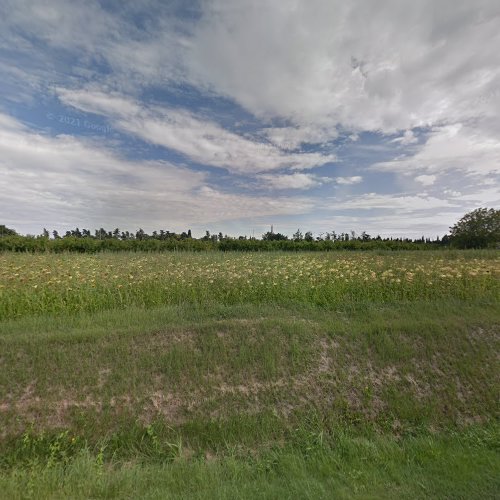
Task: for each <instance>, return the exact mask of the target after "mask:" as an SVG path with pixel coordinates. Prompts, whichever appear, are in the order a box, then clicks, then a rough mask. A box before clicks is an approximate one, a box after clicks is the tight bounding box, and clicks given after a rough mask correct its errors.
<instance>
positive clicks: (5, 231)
mask: <svg viewBox="0 0 500 500" xmlns="http://www.w3.org/2000/svg"><path fill="white" fill-rule="evenodd" d="M16 235H17V233H16V231H14V229H9V228H8V227H6V226H4V225H3V224H0V237H2V236H16Z"/></svg>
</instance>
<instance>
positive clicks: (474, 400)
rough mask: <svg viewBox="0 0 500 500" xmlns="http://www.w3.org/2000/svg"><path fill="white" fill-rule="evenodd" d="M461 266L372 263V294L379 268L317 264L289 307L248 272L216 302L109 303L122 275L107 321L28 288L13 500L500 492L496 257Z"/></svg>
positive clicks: (12, 409)
mask: <svg viewBox="0 0 500 500" xmlns="http://www.w3.org/2000/svg"><path fill="white" fill-rule="evenodd" d="M450 255H451V257H450V259H449V260H448V261H446V260H445V261H442V262H441V261H439V262H434V261H433V258H434V257H433V256H432V254H430V257H429V259H430V260H429V262H428V266H427V267H428V269H427V268H426V261H425V259H423V257H421V256H420V255H413V256H410V257H408V256H406V255H405V256H404V257H403V256H400V258H401V260H398V256H390V260H387V259H389V257H386V256H374V257H373V259H379V258H380V259H386V260H383V261H370V262H371V263H372V264H373V262H375V264H374V265H379V266H380V269H379V271H376V276H378V277H377V278H376V279H375V280H374V281H372V282H370V281H369V280H368V281H367V280H365V277H366V276H365V275H366V272H368V271H366V270H365V269H364V268H362V266H366V265H367V262H368V261H366V260H361V261H356V259H358V258H361V256H360V257H358V256H354V257H353V259H354V260H353V261H349V262H343V263H340V264H339V262H337V261H336V260H335V258H334V257H332V256H320V257H319V260H317V257H314V258H313V257H311V259H312V260H311V262H309V261H306V264H307V266H312V267H311V269H310V275H309V276H308V277H307V280H306V281H305V282H301V281H300V280H299V279H298V278H297V281H296V282H295V283H294V282H292V283H291V284H290V285H289V286H288V288H287V290H288V292H287V293H288V295H286V294H285V296H284V297H283V298H282V300H280V296H279V295H277V294H276V292H275V291H274V288H273V289H272V292H269V293H271V294H272V297H273V299H272V300H268V299H269V297H267V298H266V296H265V295H264V296H258V295H253V293H254V292H253V291H252V286H253V285H252V284H253V283H257V282H258V283H259V284H260V283H261V281H260V280H262V283H263V285H262V286H268V287H271V286H274V285H271V284H270V283H273V282H275V281H276V279H277V278H276V277H274V276H273V275H272V273H271V274H268V275H266V274H265V273H264V272H263V271H262V269H261V270H260V271H259V272H260V273H261V277H259V278H255V277H254V278H252V279H250V280H246V281H250V284H248V283H247V284H246V285H245V284H243V282H242V281H241V280H240V281H238V279H236V278H235V277H234V276H233V274H232V273H234V272H235V271H234V270H232V269H233V267H231V266H233V264H234V263H233V264H231V266H230V267H229V268H227V263H226V264H221V266H222V267H221V268H220V269H219V271H220V274H219V276H220V280H221V283H222V285H221V286H222V289H223V290H226V292H227V291H228V290H229V292H230V293H229V295H220V296H219V295H217V293H220V294H222V292H220V290H219V291H217V290H218V289H216V288H213V284H210V283H209V282H208V284H207V283H205V282H203V283H202V281H200V282H199V292H200V294H202V293H207V295H206V296H204V295H199V296H198V298H197V299H196V300H188V301H184V302H182V301H179V300H178V299H179V297H180V296H176V299H175V300H167V301H165V302H162V303H161V304H159V305H156V306H154V304H155V302H154V301H153V302H151V303H147V304H144V303H143V304H140V305H137V304H136V305H132V304H129V305H127V306H126V307H125V306H124V304H123V303H121V304H117V303H115V302H113V301H111V302H109V303H108V302H106V300H107V299H106V297H108V295H106V294H107V293H108V292H107V290H108V289H109V290H111V291H112V292H110V293H114V291H113V290H115V288H116V287H115V288H113V286H111V285H110V284H109V283H108V282H109V281H110V280H111V278H110V277H109V276H108V278H107V281H106V279H104V278H102V286H103V288H101V289H96V290H94V292H93V293H94V294H97V295H96V296H95V298H94V299H93V300H94V303H95V304H99V307H97V308H96V310H95V311H94V312H89V311H88V310H87V308H86V306H85V307H81V308H80V309H78V308H73V309H72V308H70V307H69V305H71V304H73V302H71V301H70V302H64V301H63V302H61V304H62V305H63V306H64V308H66V309H64V308H63V309H60V310H59V309H58V310H55V311H53V312H52V313H51V314H49V313H48V312H47V311H46V310H45V309H43V308H44V307H45V305H43V304H46V303H45V302H43V300H44V297H45V298H46V297H47V295H42V296H41V298H40V300H42V302H40V304H42V306H43V307H42V306H40V307H41V308H40V310H38V311H36V309H30V308H29V307H28V308H24V309H22V308H23V307H25V305H26V304H30V307H32V304H33V303H34V302H33V301H34V300H36V297H37V295H36V294H37V293H38V291H37V290H38V288H33V287H32V286H31V285H30V286H28V285H26V282H25V281H19V283H17V285H16V287H17V288H16V290H17V291H16V293H13V294H12V295H9V301H10V302H9V304H10V305H9V306H8V307H10V308H11V309H8V307H7V308H5V307H4V309H3V310H4V311H7V310H10V311H13V310H14V309H12V307H14V305H15V304H17V305H15V307H17V308H18V309H17V311H18V312H19V311H23V312H22V314H14V315H12V314H6V315H5V316H4V319H3V320H2V321H0V367H1V369H0V419H1V422H2V425H1V427H0V497H2V496H3V497H5V498H19V497H22V498H24V497H29V496H30V495H31V496H32V497H34V498H45V497H53V498H60V497H61V496H63V497H72V498H73V497H74V498H86V497H93V498H95V497H107V498H110V497H119V498H130V497H142V498H207V497H209V498H210V497H217V498H255V497H263V498H281V497H285V498H287V497H289V498H328V497H331V496H335V497H340V498H351V497H357V498H374V497H375V498H378V497H384V498H429V497H435V498H474V497H476V498H489V497H491V498H494V497H495V495H496V493H497V491H498V488H499V486H500V485H499V483H498V480H497V479H496V477H497V476H498V474H496V472H497V471H498V468H499V467H500V462H499V455H498V450H499V443H500V439H499V429H500V428H499V425H498V416H499V414H498V394H499V389H500V378H499V370H498V352H499V342H500V309H499V308H498V303H497V299H498V281H497V279H496V277H495V272H496V271H495V269H496V266H497V265H498V261H497V258H496V256H495V254H493V253H481V254H479V253H475V252H470V253H465V254H463V255H462V254H458V255H454V254H450ZM27 257H29V256H23V257H22V258H27ZM31 257H33V256H31ZM44 257H45V256H44ZM278 257H279V258H281V257H280V256H278ZM8 258H10V257H8ZM16 258H17V257H16ZM65 258H66V256H65ZM108 258H110V256H105V261H106V262H108V261H107V260H106V259H108ZM141 258H142V257H141ZM152 258H156V256H152ZM172 258H173V257H172ZM175 258H179V259H180V258H181V257H179V256H176V257H175ZM192 258H194V257H192V256H187V257H186V259H187V260H186V261H182V262H181V264H182V263H183V265H187V264H186V263H189V262H191V261H190V260H189V259H192ZM197 258H198V257H197ZM207 258H210V259H211V258H212V257H207ZM229 258H230V259H232V258H235V259H236V257H235V256H229ZM258 258H259V259H264V257H263V256H258ZM275 258H277V257H275V256H273V257H272V259H275ZM296 258H297V259H299V260H296V261H293V263H294V264H298V263H299V262H300V259H303V258H304V256H301V255H299V256H297V257H296ZM332 258H333V259H334V260H333V261H330V260H328V259H332ZM315 259H316V260H315ZM321 259H326V260H321ZM363 259H364V257H363ZM408 259H410V260H408ZM155 262H156V261H155ZM221 262H226V261H222V260H221ZM238 262H239V261H238ZM259 262H260V261H259ZM262 262H263V264H266V263H265V262H264V261H262ZM270 262H271V261H268V262H267V264H266V265H267V266H268V267H269V266H271V263H272V262H274V261H272V262H271V263H270ZM276 262H278V261H276ZM376 262H378V264H376ZM457 262H458V263H459V264H457ZM467 263H468V267H467V266H466V264H467ZM32 264H33V263H32ZM68 264H69V262H68ZM156 264H157V265H158V262H156ZM212 264H213V262H212V261H209V262H208V261H207V265H209V266H211V265H212ZM254 264H255V263H254ZM275 264H276V263H275ZM33 265H34V264H33ZM189 265H191V264H189ZM196 265H197V266H199V265H200V263H199V261H196ZM273 265H274V264H273ZM330 265H331V267H333V266H336V267H339V266H344V267H345V268H347V267H348V268H349V269H350V272H351V273H352V276H349V277H348V278H345V277H344V278H342V279H344V281H342V282H341V283H340V284H339V281H338V280H337V281H336V280H335V279H333V278H331V274H333V273H331V272H330V271H328V269H330V268H329V267H328V266H330ZM410 265H411V266H412V267H411V266H410ZM224 266H225V267H224ZM307 266H306V268H303V269H302V273H303V274H304V272H305V271H306V270H307ZM460 266H462V267H460ZM181 267H182V266H181ZM271 267H272V266H271ZM325 267H326V269H327V271H325ZM257 268H258V266H256V265H255V266H254V267H251V269H253V270H254V271H255V270H257ZM339 268H340V267H339ZM193 269H194V268H193ZM196 269H198V270H199V269H200V268H199V267H197V268H196ZM228 269H230V270H228ZM264 269H267V268H264ZM290 269H291V267H290ZM367 269H368V268H367ZM409 269H412V270H409ZM437 269H439V273H441V274H439V275H438V274H437V273H438V270H437ZM457 269H458V271H457ZM389 270H392V271H391V273H389V272H388V271H389ZM300 271H301V270H300V268H298V269H296V270H295V271H294V272H295V275H297V276H298V275H299V274H300ZM466 271H467V272H466ZM9 272H11V271H9ZM23 272H24V273H25V274H26V269H24V270H20V273H19V274H20V275H22V274H23ZM158 272H159V271H158ZM210 272H213V271H210ZM252 272H253V271H252ZM289 272H291V270H290V271H289ZM345 272H347V271H345ZM225 273H226V274H225ZM360 273H361V274H360ZM377 273H379V274H377ZM384 273H385V274H384ZM398 273H400V274H399V275H398ZM407 273H411V276H410V277H408V275H407ZM418 273H421V276H420V278H418V279H417V278H416V277H415V276H416V275H417V274H418ZM429 273H430V274H432V273H434V274H433V275H436V278H434V281H432V283H431V284H427V285H425V284H424V283H423V281H422V280H423V279H424V276H425V279H426V280H431V278H429V276H428V275H429ZM14 274H15V273H14ZM28 274H29V273H28ZM391 274H392V276H391ZM457 274H458V275H460V276H457ZM5 276H6V274H5V273H4V277H5ZM285 276H286V275H284V276H282V279H283V280H284V279H286V278H285ZM288 276H289V278H290V275H289V274H288ZM383 276H385V277H383ZM398 276H401V277H403V276H404V278H398ZM68 279H69V278H68ZM151 279H153V278H151ZM230 279H236V281H233V282H230ZM280 279H281V278H280ZM294 279H295V278H294ZM345 279H348V280H349V283H348V284H347V285H348V286H349V287H351V288H349V289H347V291H346V289H344V288H342V287H343V286H344V284H343V283H345ZM397 279H400V282H397V281H396V280H397ZM402 279H404V282H403V281H401V280H402ZM224 280H226V281H224ZM266 280H267V281H266ZM273 280H274V281H273ZM311 280H312V281H314V282H315V283H316V285H315V287H316V288H315V289H316V290H318V289H320V290H322V292H321V295H315V293H316V292H311V291H310V288H308V284H310V282H312V281H311ZM321 280H323V281H321ZM391 280H393V281H391ZM246 281H245V283H246ZM378 281H380V283H378ZM276 282H277V281H276ZM383 282H384V283H386V284H385V285H383V284H381V283H383ZM152 283H153V285H152V286H153V288H154V287H157V286H159V285H158V283H157V282H154V280H153V281H152ZM453 284H455V285H456V286H457V287H459V288H458V291H456V290H454V289H453V288H452V285H453ZM56 285H57V283H56ZM177 285H179V283H177V284H176V283H173V284H172V283H170V282H169V285H168V286H169V287H170V288H169V289H170V290H173V289H174V286H177ZM247 285H248V287H249V288H246V287H247ZM51 286H52V285H51ZM141 286H142V285H141ZM197 286H198V285H197ZM259 286H261V285H259ZM280 286H281V285H280ZM283 286H284V285H283ZM384 286H385V288H383V287H384ZM224 287H225V288H224ZM363 287H367V288H368V289H369V290H368V292H366V291H364V290H363ZM370 287H371V288H370ZM377 287H382V288H383V289H384V290H385V292H384V293H385V295H383V294H382V295H380V296H378V299H379V300H375V299H376V298H377V297H376V296H372V293H374V291H375V290H376V289H377ZM426 287H427V288H426ZM382 288H381V289H382ZM180 289H181V287H180V285H179V290H180ZM210 290H216V291H215V292H214V293H212V296H210V293H209V292H210ZM328 290H329V291H328ZM339 290H344V292H343V293H344V295H342V294H341V293H340V291H339ZM401 290H403V291H404V293H403V292H401ZM85 293H87V292H85ZM85 293H84V295H83V296H85V297H86V295H85ZM154 293H156V292H152V294H153V295H152V296H155V295H154ZM245 293H248V300H247V301H245V297H246V295H245ZM16 294H18V295H16ZM100 294H101V295H100ZM238 294H243V295H241V297H240V296H239V295H238ZM338 294H340V295H338ZM202 296H203V297H205V298H204V299H203V300H201V299H200V297H202ZM88 297H91V295H89V296H88ZM103 297H104V298H103ZM113 297H114V296H113ZM235 297H240V298H239V299H238V300H233V299H234V298H235ZM318 297H323V298H325V297H329V298H330V299H332V300H331V301H329V302H327V303H322V302H321V300H317V298H318ZM14 298H15V299H16V300H14ZM198 299H200V300H198ZM330 299H329V300H330ZM85 300H86V299H85ZM16 301H17V302H16ZM20 304H21V306H22V307H21V306H20ZM23 304H24V305H23ZM68 304H69V305H68ZM82 304H87V302H85V301H84V302H82ZM106 304H107V305H106ZM4 306H5V305H4ZM20 307H21V308H20ZM63 311H65V314H62V312H63ZM33 312H36V314H33ZM42 313H43V314H42Z"/></svg>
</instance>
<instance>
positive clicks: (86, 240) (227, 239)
mask: <svg viewBox="0 0 500 500" xmlns="http://www.w3.org/2000/svg"><path fill="white" fill-rule="evenodd" d="M499 244H500V210H495V209H486V208H479V209H477V210H474V211H472V212H470V213H468V214H466V215H464V217H462V218H461V219H460V220H459V221H458V222H457V223H456V224H455V225H454V226H453V227H451V228H450V233H449V234H446V235H444V236H443V237H441V238H440V237H436V238H435V239H430V238H424V237H422V238H382V237H380V236H379V235H377V236H375V237H372V236H371V235H370V234H368V233H367V232H365V231H363V232H362V233H360V234H356V233H355V232H354V231H351V232H350V233H345V232H342V233H336V232H335V231H331V232H325V233H320V234H318V235H316V236H314V235H313V233H312V232H311V231H306V232H305V233H303V232H302V231H301V230H300V229H298V230H297V232H295V233H294V234H293V236H292V237H291V238H289V237H288V236H286V235H284V234H281V233H276V232H274V231H273V230H272V228H271V230H270V231H268V232H266V233H264V234H263V235H262V237H261V238H259V239H258V238H255V237H248V236H238V237H231V236H228V235H223V234H222V233H221V232H219V233H215V234H211V233H210V232H209V231H206V233H205V235H204V236H203V237H201V238H194V237H193V236H192V234H191V230H190V229H189V230H187V231H183V232H181V233H175V232H171V231H167V230H163V229H162V230H159V231H153V232H152V233H151V234H149V233H147V232H145V231H144V230H143V229H138V230H137V231H135V232H129V231H121V230H120V229H119V228H115V229H114V230H106V229H104V228H99V229H95V230H94V231H90V230H89V229H81V230H80V229H79V228H75V229H71V230H68V231H66V232H65V233H64V234H59V233H58V232H57V231H52V232H51V233H50V232H49V231H48V230H47V229H44V230H43V231H42V233H41V234H40V235H26V236H23V235H19V234H18V233H17V232H16V231H15V230H14V229H11V228H7V227H6V226H5V225H0V251H17V252H30V251H31V252H36V251H52V252H66V251H74V252H91V253H93V252H100V251H105V250H108V251H121V250H125V251H169V250H190V251H205V250H221V251H230V250H231V251H266V250H283V251H301V250H309V251H324V250H424V249H435V248H447V247H456V248H486V247H498V245H499Z"/></svg>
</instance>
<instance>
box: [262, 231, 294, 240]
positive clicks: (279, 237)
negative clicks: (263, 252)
mask: <svg viewBox="0 0 500 500" xmlns="http://www.w3.org/2000/svg"><path fill="white" fill-rule="evenodd" d="M262 239H263V240H264V241H284V240H287V239H288V237H287V236H286V235H284V234H281V233H273V232H271V231H268V232H267V233H265V234H263V235H262Z"/></svg>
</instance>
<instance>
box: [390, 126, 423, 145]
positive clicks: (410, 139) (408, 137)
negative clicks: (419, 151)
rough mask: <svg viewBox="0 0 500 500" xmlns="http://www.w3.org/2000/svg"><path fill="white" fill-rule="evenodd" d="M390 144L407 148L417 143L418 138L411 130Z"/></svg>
mask: <svg viewBox="0 0 500 500" xmlns="http://www.w3.org/2000/svg"><path fill="white" fill-rule="evenodd" d="M392 142H399V143H400V144H401V145H402V146H408V145H409V144H414V143H416V142H418V138H417V137H416V136H415V134H414V133H413V131H412V130H405V133H404V134H403V135H402V136H401V137H397V138H396V139H393V140H392Z"/></svg>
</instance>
